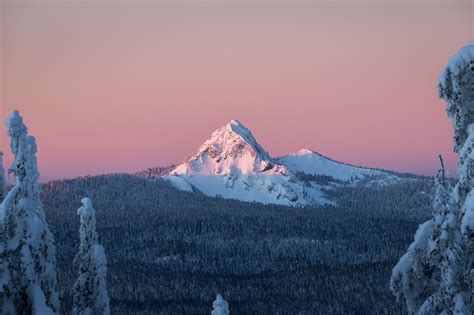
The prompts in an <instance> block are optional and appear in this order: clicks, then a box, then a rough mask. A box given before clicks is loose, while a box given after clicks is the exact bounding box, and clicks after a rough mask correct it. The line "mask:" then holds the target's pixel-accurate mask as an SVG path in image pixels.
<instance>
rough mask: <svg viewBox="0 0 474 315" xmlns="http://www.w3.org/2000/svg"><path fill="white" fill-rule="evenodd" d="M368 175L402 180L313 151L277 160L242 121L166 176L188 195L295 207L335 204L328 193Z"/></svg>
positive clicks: (220, 132)
mask: <svg viewBox="0 0 474 315" xmlns="http://www.w3.org/2000/svg"><path fill="white" fill-rule="evenodd" d="M298 173H305V174H308V175H317V176H319V175H322V176H326V177H329V178H333V179H334V181H333V182H330V181H329V182H328V181H327V180H326V181H325V182H324V183H320V182H317V181H316V180H308V178H305V179H302V178H299V177H298ZM367 177H378V178H380V179H381V180H390V181H394V180H396V178H397V177H396V176H395V175H392V174H389V173H386V172H383V171H380V170H374V169H369V168H363V167H355V166H351V165H348V164H344V163H341V162H338V161H336V160H333V159H330V158H328V157H325V156H324V155H322V154H320V153H318V152H316V151H314V150H310V149H300V150H299V151H297V152H295V153H291V154H288V155H286V156H283V157H277V158H273V157H271V156H270V154H269V153H268V152H267V151H266V150H265V149H264V148H263V147H262V146H261V145H260V144H259V143H258V141H257V140H256V138H255V137H254V135H253V134H252V132H251V131H250V129H249V128H247V127H246V126H245V125H243V124H242V123H241V122H239V121H238V120H231V121H230V122H229V123H227V124H226V125H224V126H223V127H221V128H218V129H216V130H215V131H214V132H212V133H211V135H210V136H209V137H208V138H207V139H206V140H205V141H204V143H203V144H202V145H201V146H200V147H199V148H198V149H197V150H196V151H195V153H194V154H192V155H191V156H189V157H187V158H186V159H184V160H183V162H182V163H180V164H179V165H177V166H176V167H174V168H172V169H170V171H169V172H168V173H167V174H163V176H162V178H163V179H165V180H167V181H169V182H170V184H171V185H173V186H175V187H176V188H178V189H180V190H184V191H189V192H193V191H196V190H198V191H200V192H202V193H204V194H205V195H208V196H221V197H223V198H232V199H238V200H242V201H256V202H262V203H274V204H283V205H293V206H296V205H309V204H325V203H332V201H331V200H329V199H327V198H326V197H325V193H324V190H325V189H331V187H330V186H333V185H338V184H340V183H341V182H347V183H348V184H354V183H356V182H357V181H359V180H361V179H363V178H367Z"/></svg>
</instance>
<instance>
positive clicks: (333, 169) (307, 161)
mask: <svg viewBox="0 0 474 315" xmlns="http://www.w3.org/2000/svg"><path fill="white" fill-rule="evenodd" d="M276 161H278V162H279V163H281V164H283V165H285V166H287V167H288V169H290V170H291V171H292V172H303V173H306V174H311V175H325V176H331V177H333V178H335V179H338V180H341V181H353V180H357V179H361V178H364V177H367V176H387V175H388V174H387V173H385V172H382V171H379V170H373V169H368V168H362V167H356V166H352V165H348V164H344V163H341V162H337V161H334V160H332V159H330V158H327V157H325V156H323V155H321V154H319V153H317V152H314V151H312V150H308V149H301V150H299V151H298V152H296V153H293V154H289V155H286V156H284V157H281V158H278V159H276Z"/></svg>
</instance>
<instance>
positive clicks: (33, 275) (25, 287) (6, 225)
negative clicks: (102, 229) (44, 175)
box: [0, 111, 60, 315]
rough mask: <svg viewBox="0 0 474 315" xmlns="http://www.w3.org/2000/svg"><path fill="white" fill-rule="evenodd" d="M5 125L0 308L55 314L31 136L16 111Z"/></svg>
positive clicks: (52, 261) (52, 258)
mask: <svg viewBox="0 0 474 315" xmlns="http://www.w3.org/2000/svg"><path fill="white" fill-rule="evenodd" d="M7 127H8V128H9V129H8V135H9V136H10V140H11V141H10V147H11V150H12V153H13V154H14V156H15V159H14V161H13V164H12V166H11V168H10V169H9V172H10V173H13V174H14V176H15V180H16V183H15V186H14V187H13V188H12V189H11V190H10V191H9V192H8V194H7V196H6V197H5V199H4V200H3V202H2V205H1V207H0V222H1V228H2V238H3V248H2V249H3V256H2V257H3V261H2V266H4V268H5V271H6V273H5V274H4V275H5V276H6V277H5V278H3V279H4V280H5V279H6V280H5V281H4V286H3V297H2V299H3V305H2V308H3V309H2V311H3V312H4V313H7V314H10V313H11V314H15V313H19V314H41V315H43V314H55V313H57V312H59V309H60V305H59V294H58V289H57V274H56V249H55V245H54V238H53V235H52V234H51V231H50V230H49V227H48V224H47V223H46V220H45V214H44V211H43V206H42V204H41V201H40V185H39V182H38V179H39V173H38V165H37V161H36V152H37V147H36V141H35V139H34V138H33V137H32V136H29V135H28V129H27V128H26V126H25V124H24V123H23V119H22V117H21V116H20V114H19V113H18V111H14V112H12V113H11V115H10V116H9V118H8V119H7Z"/></svg>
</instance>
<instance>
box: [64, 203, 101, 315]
mask: <svg viewBox="0 0 474 315" xmlns="http://www.w3.org/2000/svg"><path fill="white" fill-rule="evenodd" d="M81 202H82V207H80V208H79V209H78V210H77V214H78V215H79V216H80V221H81V226H80V229H79V233H80V246H79V252H78V253H77V256H76V258H75V264H76V265H78V266H79V276H78V278H77V280H76V282H75V284H74V301H73V302H74V309H73V314H79V315H89V314H94V315H108V314H110V306H109V296H108V293H107V258H106V256H105V252H104V248H103V247H102V246H101V245H99V243H98V235H97V231H96V218H95V210H94V208H93V207H92V202H91V200H90V199H89V198H84V199H82V201H81Z"/></svg>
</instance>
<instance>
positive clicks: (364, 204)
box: [42, 174, 433, 314]
mask: <svg viewBox="0 0 474 315" xmlns="http://www.w3.org/2000/svg"><path fill="white" fill-rule="evenodd" d="M328 195H330V197H331V198H333V199H334V200H336V201H337V204H338V205H339V206H338V207H335V206H329V205H326V206H319V207H313V208H295V207H284V206H276V205H263V204H259V203H245V202H239V201H235V200H226V199H222V198H210V197H206V196H204V195H199V194H194V193H187V192H182V191H178V190H176V189H175V188H173V187H171V186H170V185H169V184H168V183H167V182H165V181H163V180H160V179H158V180H149V179H144V178H141V177H137V176H133V175H125V174H121V175H105V176H97V177H85V178H79V179H74V180H65V181H57V182H50V183H48V184H45V185H43V190H42V199H43V202H44V206H45V211H46V215H47V220H48V222H49V224H50V225H51V228H52V231H53V233H54V235H55V239H56V242H57V255H58V267H59V277H60V287H61V290H62V291H61V296H62V301H63V303H62V307H63V308H64V309H65V310H67V309H70V305H71V303H72V283H74V277H75V276H76V274H75V273H74V272H71V266H72V261H73V258H74V255H75V253H76V252H77V247H78V237H77V226H78V224H79V223H78V218H77V215H76V209H77V208H79V206H80V200H81V198H83V197H84V196H87V197H90V198H92V199H93V200H94V208H95V209H96V214H97V228H98V232H99V235H100V241H101V243H102V244H103V245H104V248H105V251H106V253H107V257H108V263H109V271H108V277H109V279H108V281H109V282H108V288H109V295H110V299H111V303H110V304H111V311H112V313H116V314H118V313H120V314H151V313H153V314H156V313H161V314H170V313H173V314H180V313H188V314H189V313H208V312H210V310H211V308H212V306H211V303H212V301H213V300H214V299H215V296H216V293H221V294H222V295H223V296H224V297H225V299H226V300H227V301H228V302H229V307H230V310H231V312H232V313H234V314H250V313H253V314H255V313H256V312H258V314H268V313H271V314H275V313H285V314H295V313H298V312H301V313H303V314H320V313H322V312H323V313H324V314H328V313H338V314H343V313H344V314H349V313H364V314H383V313H387V312H388V313H390V314H397V313H402V312H403V311H402V309H400V308H399V307H400V306H398V305H397V304H396V303H395V301H394V299H393V296H392V294H391V293H390V291H389V287H388V286H389V279H390V273H391V269H392V267H393V266H394V264H395V263H396V262H397V261H398V259H399V257H400V256H401V254H402V253H403V252H404V251H405V250H406V248H407V246H408V245H409V243H410V242H411V241H412V238H413V234H414V232H415V230H416V228H417V226H418V224H419V223H421V222H423V221H425V220H426V219H427V218H428V217H429V215H430V211H431V200H432V195H433V192H432V180H431V179H426V178H418V179H417V178H414V179H413V178H412V179H407V180H406V181H404V182H402V183H398V184H394V185H388V186H385V187H381V186H375V187H367V186H366V185H364V183H360V184H359V185H357V186H355V187H345V188H339V189H334V190H331V191H329V192H328Z"/></svg>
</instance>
